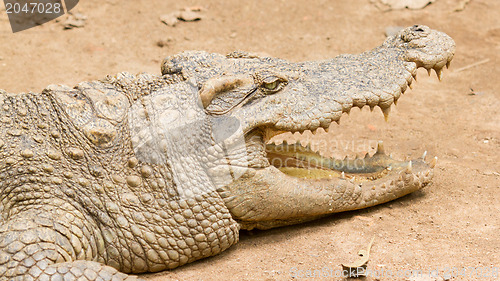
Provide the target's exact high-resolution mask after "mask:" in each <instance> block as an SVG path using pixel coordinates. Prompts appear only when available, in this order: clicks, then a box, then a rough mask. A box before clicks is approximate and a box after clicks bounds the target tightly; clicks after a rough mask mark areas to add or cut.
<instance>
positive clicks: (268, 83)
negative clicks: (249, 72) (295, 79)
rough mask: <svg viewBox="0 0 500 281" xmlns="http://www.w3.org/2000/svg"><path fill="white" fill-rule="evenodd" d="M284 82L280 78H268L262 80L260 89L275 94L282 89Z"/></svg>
mask: <svg viewBox="0 0 500 281" xmlns="http://www.w3.org/2000/svg"><path fill="white" fill-rule="evenodd" d="M285 82H286V81H284V80H283V79H282V78H279V77H276V76H269V77H266V78H265V79H263V80H262V84H261V86H262V88H263V89H264V90H265V91H267V92H271V93H274V92H277V91H279V90H281V88H282V87H283V85H284V83H285Z"/></svg>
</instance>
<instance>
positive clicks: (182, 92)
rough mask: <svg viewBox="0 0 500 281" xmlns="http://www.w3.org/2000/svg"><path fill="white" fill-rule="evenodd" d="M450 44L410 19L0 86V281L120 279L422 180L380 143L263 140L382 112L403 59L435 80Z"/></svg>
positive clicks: (425, 169)
mask: <svg viewBox="0 0 500 281" xmlns="http://www.w3.org/2000/svg"><path fill="white" fill-rule="evenodd" d="M453 53H454V42H453V40H452V39H451V38H449V37H448V36H447V35H445V34H444V33H440V32H437V31H433V30H430V29H429V28H427V27H425V26H413V27H410V28H407V29H405V30H403V31H401V32H400V33H399V34H398V35H396V36H394V37H391V38H388V39H387V40H386V42H385V43H384V44H383V45H382V46H380V47H378V48H376V49H374V50H372V51H369V52H366V53H363V54H360V55H343V56H339V57H337V58H334V59H331V60H326V61H320V62H304V63H290V62H287V61H284V60H280V59H275V58H261V57H257V56H253V55H250V54H247V53H232V54H230V55H228V56H222V55H218V54H208V53H204V52H185V53H182V54H179V55H176V56H173V57H170V58H167V59H166V60H165V61H164V63H163V66H162V76H153V75H147V74H141V75H138V76H133V75H130V74H128V73H121V74H118V75H116V76H113V77H111V76H108V77H106V78H105V79H103V80H101V81H95V82H85V83H81V84H79V85H77V86H76V87H75V88H73V89H72V88H69V87H66V86H49V87H48V88H47V89H45V90H44V91H43V92H42V93H41V94H34V93H28V94H18V95H12V94H8V93H5V92H0V106H1V108H0V122H1V130H0V135H1V139H0V182H1V184H0V280H48V279H50V277H51V278H55V279H57V278H68V279H77V278H80V279H79V280H92V281H93V280H101V279H103V280H111V279H113V280H133V279H135V278H136V277H134V276H131V275H127V274H124V273H142V272H156V271H161V270H165V269H171V268H175V267H178V266H180V265H183V264H186V263H188V262H192V261H195V260H197V259H200V258H204V257H208V256H212V255H215V254H218V253H220V252H221V251H223V250H225V249H227V248H228V247H230V246H231V245H233V244H235V243H236V242H237V241H238V231H239V229H240V228H246V229H251V228H254V227H257V228H270V227H276V226H281V225H288V224H293V223H299V222H302V221H307V220H311V219H314V218H317V217H320V216H324V215H327V214H331V213H334V212H341V211H346V210H353V209H359V208H364V207H368V206H373V205H376V204H379V203H382V202H386V201H389V200H393V199H395V198H398V197H401V196H403V195H405V194H408V193H410V192H412V191H415V190H417V189H419V188H422V187H423V186H425V185H427V184H428V183H429V182H430V179H431V177H432V168H433V166H434V164H435V162H433V163H431V164H427V163H426V162H425V161H424V159H417V160H413V161H411V162H400V161H396V160H394V159H391V158H390V157H388V156H386V155H385V154H384V153H383V149H382V147H381V146H380V147H379V150H378V152H377V153H376V154H375V155H373V156H371V157H367V158H365V159H362V164H363V165H361V166H359V167H355V168H352V167H351V166H352V165H351V164H354V163H355V161H357V160H336V159H328V158H325V157H323V156H321V155H320V154H318V153H315V152H313V151H311V150H310V149H309V148H307V147H302V146H300V145H287V144H281V145H274V144H266V142H268V141H269V139H270V138H271V137H272V136H274V135H276V134H279V133H282V132H286V131H291V132H295V131H300V132H303V131H304V130H312V131H315V130H316V129H317V128H318V127H323V128H326V129H327V128H328V127H329V125H330V123H331V122H333V121H338V120H339V118H340V116H341V115H342V112H348V111H349V110H350V109H351V108H352V107H353V106H358V107H363V106H364V105H368V106H370V107H374V106H380V107H381V108H382V110H383V111H384V113H385V114H388V110H389V108H390V106H391V104H392V103H393V102H394V101H396V100H397V99H398V98H399V96H400V94H401V93H402V92H404V91H405V90H406V86H407V85H409V84H410V83H411V81H412V76H414V75H415V74H416V69H417V67H425V68H427V69H431V68H434V69H435V70H436V72H437V73H438V76H439V77H440V74H441V69H442V68H443V66H444V65H446V64H448V63H449V62H450V61H451V59H452V57H453ZM276 160H280V161H281V160H285V163H288V162H290V163H293V164H290V165H289V164H286V165H277V164H276ZM311 161H315V162H314V163H315V164H314V165H309V164H307V165H305V166H301V165H303V164H304V163H311ZM318 163H319V164H318ZM291 170H292V171H294V172H293V173H291V172H289V171H291ZM294 173H295V174H294ZM297 173H299V174H297ZM303 175H305V176H303ZM311 175H312V176H311ZM354 177H356V179H354ZM349 179H350V180H349ZM117 270H118V271H121V272H123V273H121V272H118V271H117Z"/></svg>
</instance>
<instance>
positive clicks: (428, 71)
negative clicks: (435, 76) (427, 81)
mask: <svg viewBox="0 0 500 281" xmlns="http://www.w3.org/2000/svg"><path fill="white" fill-rule="evenodd" d="M427 73H428V74H429V76H431V69H430V68H427Z"/></svg>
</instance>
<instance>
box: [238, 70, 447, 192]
mask: <svg viewBox="0 0 500 281" xmlns="http://www.w3.org/2000/svg"><path fill="white" fill-rule="evenodd" d="M443 66H444V64H443V65H442V66H441V65H440V66H439V67H436V66H433V67H429V70H430V69H432V68H434V69H435V70H436V74H437V75H438V78H440V74H441V69H442V67H443ZM411 74H412V75H411V76H410V77H412V78H413V79H415V78H416V71H412V73H411ZM412 78H410V79H408V81H407V84H406V85H405V86H404V87H401V89H396V90H395V91H397V92H395V93H392V94H391V97H393V99H391V100H389V101H387V100H386V101H382V100H380V101H379V103H378V104H376V106H379V107H380V108H381V109H382V112H383V113H384V115H385V117H387V116H388V114H389V111H390V107H391V105H392V104H393V103H395V102H396V101H397V99H398V98H399V97H400V96H401V94H403V93H404V92H405V90H406V88H407V86H410V85H411V83H412ZM365 105H367V103H357V102H356V100H354V101H353V106H357V107H359V108H363V106H365ZM368 105H369V106H370V107H371V108H373V107H374V106H375V104H368ZM343 112H346V111H345V110H344V111H343ZM341 115H342V112H340V114H338V115H337V116H338V119H337V120H335V119H333V120H332V121H338V120H339V119H340V117H341ZM331 123H333V122H327V123H326V124H322V125H320V126H319V127H321V128H323V129H324V130H325V131H328V128H329V126H330V124H331ZM319 127H315V128H307V129H305V130H300V131H299V132H300V133H301V137H302V139H303V138H304V136H303V135H302V134H303V133H304V132H307V131H310V132H311V133H312V134H314V135H316V131H317V129H318V128H319ZM283 133H288V132H287V131H280V130H276V129H274V128H269V127H267V128H256V129H254V130H252V131H251V132H250V133H249V134H247V136H246V138H247V145H248V144H250V145H254V147H255V145H256V146H258V147H259V150H260V153H259V154H260V156H261V158H262V159H261V160H264V161H261V162H260V163H263V162H265V165H262V166H260V167H269V166H274V167H275V168H277V169H278V170H279V171H281V172H282V173H283V174H285V175H287V176H290V177H294V178H299V179H304V180H332V179H343V180H347V181H350V182H352V183H354V184H357V185H359V184H364V183H368V182H371V183H373V184H386V183H387V184H396V183H397V182H403V181H404V180H405V175H406V176H407V175H412V179H413V181H417V182H420V184H419V185H420V186H425V184H426V183H428V182H429V180H430V178H432V169H433V168H434V166H435V165H436V162H437V157H434V158H432V159H430V161H428V162H427V161H426V154H427V152H424V153H423V155H422V156H421V157H419V158H417V159H413V160H410V161H400V160H396V159H393V158H392V157H391V156H390V155H388V154H386V153H385V149H384V145H383V143H382V142H381V141H379V142H378V143H377V145H376V146H377V148H376V152H375V153H373V154H371V155H369V154H368V153H367V154H366V155H365V156H363V157H354V158H349V157H345V158H343V159H340V158H339V159H337V158H334V157H326V156H324V155H322V153H321V151H314V150H313V149H311V145H310V144H309V145H303V144H301V142H295V143H289V142H287V141H286V140H285V141H283V142H282V143H281V142H280V141H278V142H277V143H275V142H274V139H275V136H278V135H281V134H283ZM291 133H294V131H291ZM320 134H321V133H320ZM280 138H281V137H280ZM302 143H307V142H305V141H302Z"/></svg>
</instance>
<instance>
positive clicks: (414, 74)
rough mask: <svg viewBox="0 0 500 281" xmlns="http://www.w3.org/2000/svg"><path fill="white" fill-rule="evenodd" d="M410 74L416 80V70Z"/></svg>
mask: <svg viewBox="0 0 500 281" xmlns="http://www.w3.org/2000/svg"><path fill="white" fill-rule="evenodd" d="M411 76H413V79H415V81H417V72H416V71H415V72H414V73H412V74H411Z"/></svg>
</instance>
